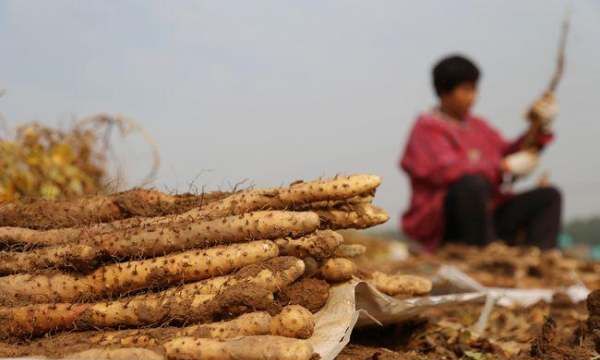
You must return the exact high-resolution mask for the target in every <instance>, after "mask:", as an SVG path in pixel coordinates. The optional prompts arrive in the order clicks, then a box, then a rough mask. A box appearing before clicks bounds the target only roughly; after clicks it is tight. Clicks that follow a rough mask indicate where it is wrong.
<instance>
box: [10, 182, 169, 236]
mask: <svg viewBox="0 0 600 360" xmlns="http://www.w3.org/2000/svg"><path fill="white" fill-rule="evenodd" d="M173 203H175V198H174V197H173V196H170V195H166V194H163V193H161V192H159V191H155V190H144V189H133V190H129V191H125V192H122V193H117V194H113V195H108V196H102V195H98V196H91V197H84V198H81V199H77V200H64V201H51V200H33V201H31V202H24V203H16V202H15V203H7V204H3V205H2V206H0V225H1V226H14V227H22V228H30V229H53V228H63V227H72V226H77V225H85V224H93V223H99V222H106V221H112V220H117V219H123V218H126V217H131V216H140V215H141V216H157V215H160V214H161V211H160V210H158V211H157V209H161V208H166V207H170V206H171V205H172V204H173Z"/></svg>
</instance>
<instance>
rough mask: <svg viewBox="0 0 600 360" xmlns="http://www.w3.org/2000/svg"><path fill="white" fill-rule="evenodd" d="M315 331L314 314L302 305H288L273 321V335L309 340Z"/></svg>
mask: <svg viewBox="0 0 600 360" xmlns="http://www.w3.org/2000/svg"><path fill="white" fill-rule="evenodd" d="M314 330H315V319H314V317H313V314H312V313H311V312H310V311H308V310H307V309H305V308H303V307H302V306H300V305H288V306H286V307H284V308H283V309H282V310H281V312H280V313H279V314H277V315H275V317H273V321H271V334H273V335H279V336H285V337H291V338H296V339H308V338H309V337H311V336H312V334H313V332H314Z"/></svg>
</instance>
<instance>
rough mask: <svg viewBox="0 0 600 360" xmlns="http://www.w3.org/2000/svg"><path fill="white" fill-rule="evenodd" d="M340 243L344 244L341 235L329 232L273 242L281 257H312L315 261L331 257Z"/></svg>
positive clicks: (324, 231) (319, 232)
mask: <svg viewBox="0 0 600 360" xmlns="http://www.w3.org/2000/svg"><path fill="white" fill-rule="evenodd" d="M342 242H344V238H343V237H342V235H340V234H338V233H336V232H335V231H331V230H323V231H318V232H316V233H314V234H312V235H307V236H305V237H302V238H300V239H292V238H286V239H278V240H275V243H276V244H277V246H279V253H280V254H281V255H290V256H296V257H300V258H304V257H307V256H312V257H313V258H315V259H325V258H329V257H331V256H333V254H334V253H335V251H336V249H337V248H338V247H339V246H340V245H341V244H342Z"/></svg>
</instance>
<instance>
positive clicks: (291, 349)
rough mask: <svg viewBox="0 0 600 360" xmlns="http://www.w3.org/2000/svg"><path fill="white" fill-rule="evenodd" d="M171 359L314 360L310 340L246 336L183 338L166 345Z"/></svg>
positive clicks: (165, 348)
mask: <svg viewBox="0 0 600 360" xmlns="http://www.w3.org/2000/svg"><path fill="white" fill-rule="evenodd" d="M164 350H165V354H166V355H167V358H168V359H170V360H310V358H311V357H312V356H313V349H312V346H311V345H310V343H308V342H307V341H306V340H298V339H291V338H286V337H281V336H272V335H257V336H243V337H240V338H236V339H229V340H214V339H202V338H194V337H181V338H176V339H173V340H171V341H169V342H167V343H165V345H164Z"/></svg>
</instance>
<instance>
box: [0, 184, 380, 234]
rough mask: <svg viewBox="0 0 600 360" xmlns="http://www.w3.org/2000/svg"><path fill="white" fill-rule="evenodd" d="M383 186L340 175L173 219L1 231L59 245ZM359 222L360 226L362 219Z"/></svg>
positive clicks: (246, 194) (249, 194)
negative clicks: (109, 234)
mask: <svg viewBox="0 0 600 360" xmlns="http://www.w3.org/2000/svg"><path fill="white" fill-rule="evenodd" d="M380 183H381V179H380V178H379V177H378V176H374V175H363V174H361V175H351V176H338V177H335V178H333V179H328V180H316V181H310V182H296V183H294V184H292V185H290V186H289V187H282V188H274V189H267V190H260V189H256V190H245V191H240V192H237V193H234V194H232V195H230V196H227V197H225V198H223V199H220V200H217V201H213V202H211V203H209V204H207V205H206V206H204V207H202V208H193V209H191V210H189V211H187V212H184V213H181V214H177V215H172V216H161V217H153V218H131V219H124V220H117V221H113V222H110V223H101V224H96V225H91V226H86V227H83V228H67V229H57V231H51V230H50V231H41V232H31V231H29V232H23V231H20V230H19V229H14V228H0V240H1V241H2V242H4V243H7V244H12V243H16V244H20V243H23V244H30V245H38V246H45V245H50V244H54V245H56V244H61V243H67V242H72V241H76V240H77V239H78V238H80V237H82V236H89V235H90V234H102V233H110V232H113V231H116V230H123V229H127V228H135V227H145V226H151V225H167V226H168V224H171V225H173V224H175V223H183V224H188V223H190V222H196V221H201V220H205V221H206V220H212V219H217V218H222V217H226V216H231V215H240V214H244V213H248V212H252V211H259V210H286V209H296V208H298V207H301V206H305V205H307V204H310V203H316V202H322V201H337V200H345V199H350V198H354V197H357V196H368V195H370V194H372V193H374V191H375V189H376V188H377V187H378V186H379V184H380ZM357 206H358V207H360V206H361V205H360V204H359V205H357ZM371 221H373V220H371ZM380 221H381V220H380ZM355 222H359V223H360V221H358V220H355ZM363 222H364V221H363Z"/></svg>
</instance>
